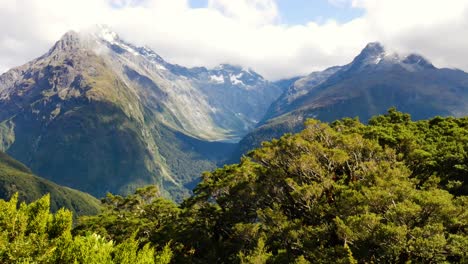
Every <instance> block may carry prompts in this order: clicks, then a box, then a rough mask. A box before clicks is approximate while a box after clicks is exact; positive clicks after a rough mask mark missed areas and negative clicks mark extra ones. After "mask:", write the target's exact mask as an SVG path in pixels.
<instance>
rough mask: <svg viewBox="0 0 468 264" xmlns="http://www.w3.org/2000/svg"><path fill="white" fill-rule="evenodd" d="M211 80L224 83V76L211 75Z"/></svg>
mask: <svg viewBox="0 0 468 264" xmlns="http://www.w3.org/2000/svg"><path fill="white" fill-rule="evenodd" d="M210 81H212V82H215V83H224V77H223V76H222V75H210Z"/></svg>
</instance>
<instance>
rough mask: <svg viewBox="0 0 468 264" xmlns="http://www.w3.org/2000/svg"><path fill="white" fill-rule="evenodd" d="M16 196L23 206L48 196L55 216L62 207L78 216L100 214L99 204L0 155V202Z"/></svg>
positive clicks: (81, 193)
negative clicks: (22, 202)
mask: <svg viewBox="0 0 468 264" xmlns="http://www.w3.org/2000/svg"><path fill="white" fill-rule="evenodd" d="M15 193H18V198H19V200H20V201H26V202H32V201H35V200H37V199H39V198H41V197H42V196H43V195H45V194H47V193H50V200H51V201H50V207H51V209H52V211H54V212H55V211H57V210H58V209H60V208H62V207H65V208H67V209H69V210H71V211H72V212H73V213H74V215H75V216H80V215H94V214H97V213H98V212H99V210H100V204H99V201H98V200H97V199H96V198H94V197H92V196H91V195H89V194H86V193H83V192H80V191H77V190H73V189H70V188H67V187H63V186H59V185H57V184H55V183H53V182H50V181H48V180H45V179H43V178H40V177H37V176H35V175H33V174H32V173H31V171H30V170H29V169H28V168H27V167H26V166H24V165H23V164H22V163H20V162H18V161H16V160H14V159H13V158H11V157H9V156H8V155H6V154H5V153H3V152H0V199H9V198H10V197H12V196H13V194H15Z"/></svg>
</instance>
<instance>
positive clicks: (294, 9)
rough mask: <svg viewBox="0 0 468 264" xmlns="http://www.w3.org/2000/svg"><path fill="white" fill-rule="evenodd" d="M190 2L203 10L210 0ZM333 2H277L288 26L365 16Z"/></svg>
mask: <svg viewBox="0 0 468 264" xmlns="http://www.w3.org/2000/svg"><path fill="white" fill-rule="evenodd" d="M189 2H190V6H191V7H193V8H202V7H206V6H207V2H208V0H190V1H189ZM331 2H332V1H329V0H277V1H276V3H277V5H278V8H279V12H280V16H281V23H284V24H288V25H298V24H301V25H303V24H306V23H308V22H311V21H313V22H316V23H319V24H322V23H323V22H326V21H327V20H329V19H333V20H335V21H337V22H340V23H345V22H348V21H351V20H352V19H354V18H357V17H360V16H363V15H364V9H360V8H353V7H351V6H350V5H349V4H341V5H337V4H332V3H331ZM337 2H339V1H337ZM345 2H346V1H345ZM348 3H349V2H348Z"/></svg>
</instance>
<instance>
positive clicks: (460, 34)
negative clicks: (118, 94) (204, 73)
mask: <svg viewBox="0 0 468 264" xmlns="http://www.w3.org/2000/svg"><path fill="white" fill-rule="evenodd" d="M330 1H334V2H335V3H338V4H345V5H350V4H351V5H353V6H359V7H361V8H364V9H365V10H366V14H365V15H364V16H363V17H361V18H357V19H354V20H352V21H350V22H347V23H337V22H335V21H333V20H330V21H328V22H326V23H321V24H318V23H314V22H310V23H308V24H307V25H285V24H281V23H280V19H279V17H280V15H281V14H280V10H278V7H277V5H276V3H275V1H274V0H236V1H232V0H209V3H208V7H207V8H198V9H191V8H190V7H189V4H188V2H187V0H80V1H76V0H74V1H72V0H16V1H11V0H0V7H1V8H0V24H1V25H5V26H3V27H2V31H1V32H0V71H1V70H2V69H6V68H9V67H13V66H16V65H20V64H22V63H25V62H27V61H28V60H30V59H32V58H34V57H38V56H40V55H41V54H42V53H44V52H45V51H47V49H48V48H49V47H50V46H52V45H53V43H54V41H56V40H57V39H58V38H60V36H61V35H62V34H63V33H65V32H66V31H67V30H69V29H75V30H78V29H81V28H85V27H88V26H90V25H92V24H98V23H99V24H109V25H110V26H111V27H112V28H114V29H115V30H116V31H117V32H118V33H120V35H121V36H122V37H123V38H124V39H127V40H128V41H130V42H135V43H136V44H139V45H147V46H150V47H151V48H153V49H154V50H155V51H156V52H158V53H159V54H160V55H161V56H163V57H164V58H165V59H167V60H168V61H169V62H173V63H179V64H182V65H187V66H196V65H206V66H215V65H216V64H219V63H233V64H240V65H243V66H245V67H252V68H253V69H255V70H256V71H258V72H260V73H261V74H263V75H265V77H267V78H270V79H277V78H282V77H287V76H293V75H297V74H306V73H308V72H311V71H313V70H318V69H323V68H325V67H328V66H332V65H337V64H345V63H347V62H349V61H350V60H351V59H352V58H353V57H354V56H355V55H356V54H357V53H358V52H359V51H360V49H362V47H363V46H364V45H365V44H366V43H367V42H369V41H374V40H379V41H382V42H383V43H384V44H386V45H387V46H389V47H392V48H394V49H396V50H401V51H417V52H420V53H422V54H423V55H425V56H426V57H428V58H429V59H431V60H433V62H435V63H436V65H439V66H450V67H459V68H462V69H465V70H468V50H467V49H466V47H467V46H468V38H466V36H467V35H468V12H467V7H468V1H465V0H450V1H437V0H424V1H423V0H411V1H407V0H330Z"/></svg>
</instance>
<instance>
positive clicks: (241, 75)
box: [0, 26, 468, 200]
mask: <svg viewBox="0 0 468 264" xmlns="http://www.w3.org/2000/svg"><path fill="white" fill-rule="evenodd" d="M392 106H395V107H397V108H398V109H399V110H401V111H404V112H408V113H410V114H411V115H412V116H413V118H415V119H422V118H428V117H432V116H435V115H443V116H447V115H453V116H462V115H466V114H467V113H468V74H467V73H465V72H463V71H460V70H453V69H438V68H436V67H435V66H433V65H432V64H431V63H430V62H429V61H428V60H426V59H425V58H423V57H422V56H419V55H415V54H410V55H407V56H402V55H398V54H395V53H390V52H387V51H386V50H385V49H384V48H383V46H382V45H380V44H379V43H370V44H368V45H367V46H366V47H365V48H364V50H363V51H362V52H361V53H360V54H359V55H358V56H357V57H356V58H355V59H354V60H353V61H352V62H351V63H349V64H347V65H344V66H335V67H331V68H328V69H326V70H324V71H321V72H314V73H311V74H309V75H307V76H304V77H296V78H291V79H285V80H281V81H277V82H270V81H267V80H265V79H264V78H263V77H262V76H261V75H259V74H258V73H256V72H254V71H253V70H251V69H244V68H242V67H238V66H233V65H228V64H223V65H219V66H218V67H215V68H212V69H208V68H205V67H195V68H187V67H183V66H180V65H176V64H171V63H169V62H167V61H165V60H164V59H163V58H162V57H160V56H159V55H158V54H157V53H155V52H154V51H153V50H151V49H149V48H146V47H138V46H136V45H133V44H131V43H130V42H127V41H125V40H123V39H121V38H120V37H119V36H118V35H117V34H116V33H115V32H112V31H111V30H110V29H109V28H107V27H105V26H96V27H94V28H92V29H89V30H86V31H83V32H73V31H71V32H68V33H66V34H65V35H64V36H63V37H62V38H61V39H60V40H59V41H58V42H57V43H55V45H54V46H53V47H52V48H51V49H50V50H49V51H48V52H47V53H46V54H44V55H42V56H41V57H39V58H37V59H35V60H33V61H31V62H29V63H27V64H25V65H23V66H20V67H17V68H14V69H12V70H10V71H8V72H6V73H4V74H2V75H1V76H0V150H2V151H5V152H6V153H8V154H9V155H11V156H12V157H14V158H15V159H17V160H19V161H21V162H23V163H24V164H25V165H26V166H28V167H30V168H31V170H32V171H33V172H34V173H35V174H37V175H40V176H42V177H45V178H47V179H49V180H52V181H54V182H56V183H58V184H61V185H65V186H69V187H72V188H76V189H78V190H81V191H85V192H89V193H91V194H92V195H95V196H97V197H102V196H104V195H105V193H106V192H113V193H121V194H122V193H128V192H131V191H133V190H134V189H135V188H137V187H139V186H142V185H146V184H157V185H159V186H160V187H161V189H162V191H163V193H165V194H166V195H167V196H171V197H172V198H173V199H175V200H181V199H182V198H183V197H186V196H187V195H189V194H190V190H191V189H192V188H193V187H194V186H195V185H196V183H197V182H198V180H199V177H200V175H201V173H202V172H203V171H205V170H212V169H214V168H216V167H217V166H220V165H223V164H225V163H226V162H227V161H228V160H229V158H232V157H234V158H235V159H237V158H239V157H240V155H242V154H243V153H245V152H246V151H247V150H249V149H252V148H253V147H256V146H258V145H259V144H260V142H261V141H264V140H269V139H271V138H275V137H280V136H281V135H283V134H284V133H286V132H294V131H298V130H299V129H301V128H302V126H303V122H304V121H305V119H306V118H317V119H320V120H322V121H330V122H331V121H333V120H336V119H339V118H343V117H359V118H360V119H361V120H363V121H366V120H367V119H368V118H369V117H371V116H373V115H376V114H380V113H383V112H385V111H386V110H387V109H388V108H390V107H392ZM239 140H240V143H237V142H239ZM233 153H234V154H233Z"/></svg>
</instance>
